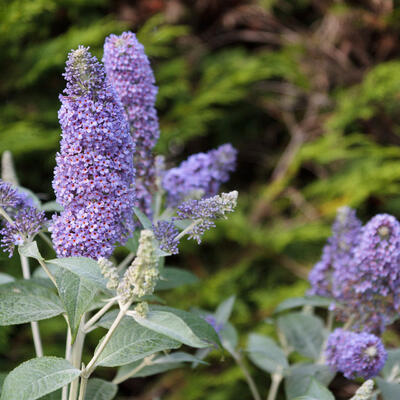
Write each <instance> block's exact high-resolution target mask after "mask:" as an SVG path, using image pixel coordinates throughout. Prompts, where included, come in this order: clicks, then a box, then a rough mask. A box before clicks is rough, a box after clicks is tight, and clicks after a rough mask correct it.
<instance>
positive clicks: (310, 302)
mask: <svg viewBox="0 0 400 400" xmlns="http://www.w3.org/2000/svg"><path fill="white" fill-rule="evenodd" d="M332 301H333V300H331V299H327V298H325V297H320V296H306V297H292V298H290V299H286V300H284V301H282V303H280V304H279V305H278V307H276V309H275V311H274V313H275V314H277V313H279V312H281V311H285V310H290V309H292V308H296V307H303V306H314V307H329V306H330V305H331V304H332Z"/></svg>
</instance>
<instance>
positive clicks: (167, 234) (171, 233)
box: [153, 221, 179, 254]
mask: <svg viewBox="0 0 400 400" xmlns="http://www.w3.org/2000/svg"><path fill="white" fill-rule="evenodd" d="M153 232H154V236H155V237H156V239H157V240H158V241H159V242H160V249H161V250H163V251H165V252H167V253H170V254H178V253H179V250H178V245H179V240H175V238H176V237H177V236H178V234H179V231H178V229H177V228H176V227H175V225H174V224H173V222H172V221H158V222H156V223H155V224H153Z"/></svg>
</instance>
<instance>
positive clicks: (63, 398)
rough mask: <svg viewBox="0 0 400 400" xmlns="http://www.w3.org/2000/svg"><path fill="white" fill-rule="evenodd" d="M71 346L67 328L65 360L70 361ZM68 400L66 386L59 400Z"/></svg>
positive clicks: (69, 332)
mask: <svg viewBox="0 0 400 400" xmlns="http://www.w3.org/2000/svg"><path fill="white" fill-rule="evenodd" d="M71 345H72V336H71V331H70V329H69V327H67V340H66V343H65V359H66V360H68V361H71ZM67 399H68V385H65V386H64V387H63V388H62V395H61V400H67Z"/></svg>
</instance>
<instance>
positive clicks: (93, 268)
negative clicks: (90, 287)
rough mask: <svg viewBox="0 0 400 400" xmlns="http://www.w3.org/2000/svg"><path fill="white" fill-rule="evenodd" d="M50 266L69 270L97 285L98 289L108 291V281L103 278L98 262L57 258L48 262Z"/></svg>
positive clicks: (76, 258)
mask: <svg viewBox="0 0 400 400" xmlns="http://www.w3.org/2000/svg"><path fill="white" fill-rule="evenodd" d="M47 263H48V264H49V265H56V266H58V267H61V268H64V269H67V270H68V271H70V272H72V273H73V274H75V275H77V276H78V277H80V278H82V279H85V280H86V281H89V282H91V283H93V284H94V285H96V286H97V287H98V288H101V289H103V290H107V280H106V279H105V278H104V277H103V275H102V274H101V271H100V267H99V266H98V264H97V262H96V261H94V260H92V259H91V258H87V257H66V258H55V259H53V260H49V261H47Z"/></svg>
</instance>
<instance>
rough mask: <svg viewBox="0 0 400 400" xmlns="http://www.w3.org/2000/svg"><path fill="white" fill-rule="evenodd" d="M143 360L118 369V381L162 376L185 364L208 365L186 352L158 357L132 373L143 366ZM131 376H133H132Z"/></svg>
mask: <svg viewBox="0 0 400 400" xmlns="http://www.w3.org/2000/svg"><path fill="white" fill-rule="evenodd" d="M142 362H143V360H138V361H135V362H134V363H131V364H128V365H124V366H122V367H120V368H119V369H118V372H117V375H116V379H117V380H118V379H120V378H123V377H127V376H129V379H130V378H144V377H146V376H150V375H156V374H160V373H162V372H166V371H169V370H171V369H176V368H180V367H183V366H184V363H185V362H196V363H201V364H207V363H205V362H204V361H202V360H200V359H198V358H197V357H194V356H192V355H191V354H188V353H184V352H176V353H171V354H168V355H166V356H158V357H157V358H155V359H153V360H152V361H151V364H150V365H146V366H144V367H143V368H141V369H140V370H139V371H137V372H136V373H135V374H133V375H131V373H132V372H133V371H134V370H135V369H136V368H137V367H138V366H139V365H140V364H142ZM130 375H131V376H130ZM124 380H125V379H124Z"/></svg>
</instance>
